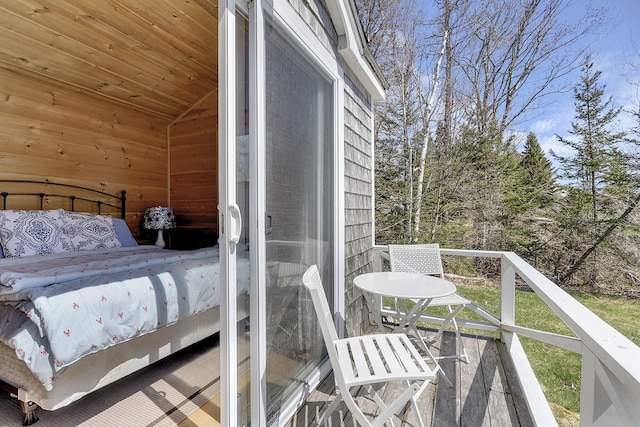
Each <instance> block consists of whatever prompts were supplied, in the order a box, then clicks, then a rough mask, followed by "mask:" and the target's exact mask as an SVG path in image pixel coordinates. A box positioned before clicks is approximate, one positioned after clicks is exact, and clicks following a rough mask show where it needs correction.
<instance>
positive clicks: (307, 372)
mask: <svg viewBox="0 0 640 427" xmlns="http://www.w3.org/2000/svg"><path fill="white" fill-rule="evenodd" d="M221 1H222V0H221ZM276 3H277V4H276V5H272V4H270V5H269V6H266V5H264V4H263V2H262V1H261V0H253V1H252V2H250V3H245V2H243V1H241V0H238V4H236V2H235V1H233V0H226V2H225V3H224V5H223V4H222V3H221V6H220V37H221V38H226V39H225V40H221V41H220V52H219V59H220V64H219V70H220V80H219V84H220V87H219V93H220V104H219V106H220V111H219V117H220V122H221V123H220V144H224V145H225V146H224V147H221V148H220V150H219V153H220V165H221V171H220V175H219V179H220V212H221V219H220V221H221V229H222V230H223V233H222V234H221V239H220V249H221V259H222V258H224V261H225V262H224V263H223V264H224V272H223V274H225V275H226V276H225V277H226V280H227V281H228V282H227V283H228V287H227V289H226V290H225V291H226V292H227V295H226V299H225V301H226V303H227V304H228V306H227V307H225V309H224V310H223V311H222V318H221V323H222V326H223V328H222V330H223V331H222V333H221V350H222V351H221V355H222V357H221V365H220V369H221V392H222V399H221V413H222V417H221V421H222V424H223V425H230V426H235V425H243V426H244V425H254V426H272V425H274V426H275V425H280V424H281V423H282V422H283V421H284V419H285V417H287V416H289V415H291V411H292V410H293V409H292V408H295V406H296V404H299V403H301V401H302V400H301V398H302V397H304V396H306V394H305V393H306V392H308V391H309V388H310V387H311V385H310V380H309V379H310V378H311V376H312V375H315V378H316V379H317V377H318V367H319V366H320V364H321V363H322V361H323V359H324V357H325V354H324V351H323V344H322V339H321V334H320V331H319V328H318V326H317V322H316V317H315V315H314V311H313V308H312V306H311V301H310V300H309V299H308V298H307V293H306V290H304V288H303V287H302V283H301V277H302V274H303V273H304V271H305V270H306V269H307V268H308V267H309V266H310V265H312V264H316V265H318V267H319V269H320V272H321V274H322V279H323V281H324V283H325V287H326V289H325V291H326V292H327V296H328V298H329V300H330V302H332V301H333V300H334V298H335V295H334V292H333V289H334V280H335V276H336V273H335V266H334V253H335V250H336V243H335V242H336V235H337V234H338V233H337V232H336V221H337V218H336V200H337V197H336V186H337V185H336V181H335V179H336V178H335V177H336V175H337V172H338V171H337V160H336V158H337V154H336V139H337V136H336V135H337V133H336V104H337V103H336V93H337V89H336V80H337V79H336V77H335V75H336V73H335V70H334V72H333V73H330V72H328V71H327V70H326V69H325V68H323V67H322V66H320V63H321V62H322V61H319V60H318V59H317V56H314V55H312V54H311V53H310V51H309V47H308V46H306V45H305V43H304V40H305V37H300V35H299V34H295V31H294V32H292V28H290V27H288V24H284V23H285V22H286V23H291V22H292V20H296V19H297V20H300V19H301V18H300V16H299V15H297V12H296V11H295V10H294V9H293V8H292V7H291V5H290V4H289V3H288V2H276ZM236 7H238V9H237V10H236ZM283 8H284V9H283ZM283 10H284V13H283ZM287 13H290V15H287V16H284V15H286V14H287ZM223 18H226V19H223ZM299 28H305V25H302V26H301V27H299ZM304 31H307V33H308V34H307V35H306V38H307V39H311V38H313V39H314V40H315V35H313V34H311V32H310V31H309V29H308V27H307V28H306V29H305V30H304ZM316 47H317V46H316ZM314 58H315V59H314ZM227 61H233V64H232V65H231V64H228V63H226V62H227ZM223 121H224V123H223ZM240 218H241V221H240ZM223 252H224V255H222V253H223ZM246 260H249V264H248V269H244V268H245V267H246V265H245V261H246ZM247 272H248V273H249V275H250V285H249V286H248V289H249V292H248V293H244V294H243V292H242V286H243V284H242V280H243V278H244V277H245V275H246V273H247ZM225 277H223V278H225ZM243 295H244V296H245V297H247V296H248V297H249V298H250V311H249V314H250V315H249V316H248V317H246V312H245V311H243V310H244V308H246V307H245V306H244V305H243V304H244V302H243V299H242V296H243ZM236 296H237V298H236ZM223 303H224V302H223ZM249 349H250V351H249Z"/></svg>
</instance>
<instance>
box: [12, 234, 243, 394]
mask: <svg viewBox="0 0 640 427" xmlns="http://www.w3.org/2000/svg"><path fill="white" fill-rule="evenodd" d="M247 255H248V254H247ZM238 258H239V263H240V265H242V264H243V262H244V263H246V265H245V267H247V268H244V269H241V272H240V273H239V277H238V283H239V284H238V287H239V292H240V291H246V290H247V284H248V281H249V280H248V274H249V269H248V261H246V258H245V259H244V260H241V257H238ZM247 258H248V257H247ZM34 259H35V261H34ZM220 285H221V284H220V282H219V253H218V249H217V247H216V248H207V249H199V250H194V251H169V250H162V249H158V248H156V247H155V246H151V247H149V246H137V247H127V248H123V247H119V248H112V249H100V250H95V251H81V252H70V253H62V254H49V255H44V256H38V257H22V258H6V259H1V260H0V302H1V303H2V304H1V305H0V322H1V323H0V341H2V342H3V343H5V344H7V345H8V346H10V347H12V348H14V349H15V351H16V355H17V357H18V358H19V359H21V360H23V361H24V362H25V363H26V364H27V365H28V366H29V368H30V369H31V371H32V372H33V373H34V375H35V376H36V377H37V378H38V379H39V380H40V381H41V382H42V384H43V386H44V387H45V389H47V390H51V389H52V388H53V386H54V385H55V382H56V379H57V378H58V377H59V376H60V375H61V374H62V372H63V371H64V369H65V367H67V366H69V365H70V364H72V363H73V362H75V361H76V360H78V359H79V358H81V357H83V356H85V355H87V354H91V353H95V352H97V351H100V350H101V349H104V348H107V347H110V346H113V345H116V344H118V343H120V342H123V341H127V340H130V339H132V338H135V337H137V336H140V335H143V334H146V333H149V332H152V331H154V330H156V329H158V328H162V327H164V326H167V325H170V324H172V323H175V322H177V321H179V320H181V319H184V318H186V317H189V316H192V315H195V314H198V313H201V312H203V311H205V310H208V309H210V308H212V307H214V306H216V305H218V304H219V302H220Z"/></svg>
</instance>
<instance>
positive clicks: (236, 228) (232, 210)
mask: <svg viewBox="0 0 640 427" xmlns="http://www.w3.org/2000/svg"><path fill="white" fill-rule="evenodd" d="M229 228H230V230H229V242H230V243H233V244H234V245H237V244H238V242H239V241H240V234H241V233H242V215H241V214H240V208H239V207H238V205H236V204H235V203H231V204H230V205H229Z"/></svg>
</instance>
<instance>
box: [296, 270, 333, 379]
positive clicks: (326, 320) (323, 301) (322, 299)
mask: <svg viewBox="0 0 640 427" xmlns="http://www.w3.org/2000/svg"><path fill="white" fill-rule="evenodd" d="M302 283H303V284H304V286H305V287H306V288H307V289H309V293H310V294H311V300H312V301H313V307H314V308H315V310H316V315H317V316H318V322H319V323H320V329H321V330H322V337H323V339H324V344H325V345H326V346H327V352H328V353H329V359H331V365H333V368H334V371H335V370H336V369H339V368H338V366H339V363H337V362H338V353H337V352H336V347H335V342H336V341H338V339H339V337H338V333H337V331H336V327H335V324H334V323H333V315H332V313H331V309H330V308H329V302H328V301H327V297H326V295H325V293H324V287H323V286H322V281H321V280H320V273H319V272H318V267H317V266H316V265H315V264H314V265H312V266H311V267H309V268H308V269H307V271H306V272H305V273H304V275H303V276H302Z"/></svg>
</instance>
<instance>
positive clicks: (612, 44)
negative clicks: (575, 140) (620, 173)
mask: <svg viewBox="0 0 640 427" xmlns="http://www.w3.org/2000/svg"><path fill="white" fill-rule="evenodd" d="M589 3H590V2H589V1H586V0H578V1H576V2H575V4H574V5H573V6H572V10H571V11H568V14H569V16H579V15H582V14H583V13H584V8H585V7H586V6H587V5H588V4H589ZM591 4H593V5H594V6H596V7H605V8H607V9H608V13H607V16H608V19H607V21H608V23H609V24H611V25H610V27H611V28H610V31H606V32H605V33H604V34H602V35H601V36H600V38H598V39H596V40H595V42H594V44H593V46H592V49H591V50H590V51H591V52H592V53H593V54H594V68H595V69H596V70H599V71H601V72H602V75H601V77H600V83H601V84H603V83H604V84H605V85H606V88H605V96H606V97H609V96H612V97H613V99H612V105H613V106H614V107H621V106H622V107H625V108H628V109H632V108H635V109H637V104H638V102H639V101H640V92H639V91H638V87H637V86H638V85H640V1H639V0H609V1H605V0H593V1H591ZM569 19H570V18H569ZM634 46H635V50H634ZM630 64H635V68H634V67H632V66H631V65H630ZM630 81H631V82H635V85H636V86H634V85H633V84H632V83H630ZM578 82H579V71H578V72H576V74H575V76H574V77H571V80H570V84H571V85H572V86H573V85H575V84H577V83H578ZM573 102H574V100H573V91H572V90H571V91H569V92H567V93H563V94H558V95H554V96H552V97H550V98H547V99H545V101H544V104H545V106H544V110H543V111H544V113H540V111H538V112H536V113H535V114H536V116H535V117H534V118H532V119H531V120H530V121H529V122H527V123H523V124H522V127H521V129H522V131H523V132H525V133H528V132H530V131H533V132H535V134H536V135H537V137H538V140H539V141H540V144H541V146H542V148H543V149H544V150H545V151H546V152H548V151H549V149H550V148H553V149H554V151H555V152H556V153H559V154H560V153H562V154H566V152H565V151H564V150H563V148H564V147H563V146H562V145H560V144H559V143H558V142H557V140H556V138H555V136H554V135H556V134H557V135H561V136H563V137H568V136H570V135H569V130H570V129H571V122H572V121H574V116H575V108H574V104H573ZM619 118H620V127H621V128H622V130H628V129H629V127H630V126H631V123H632V122H631V120H630V119H629V118H628V117H622V114H621V116H620V117H619ZM550 160H552V159H550Z"/></svg>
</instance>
